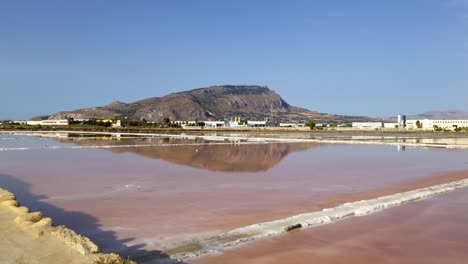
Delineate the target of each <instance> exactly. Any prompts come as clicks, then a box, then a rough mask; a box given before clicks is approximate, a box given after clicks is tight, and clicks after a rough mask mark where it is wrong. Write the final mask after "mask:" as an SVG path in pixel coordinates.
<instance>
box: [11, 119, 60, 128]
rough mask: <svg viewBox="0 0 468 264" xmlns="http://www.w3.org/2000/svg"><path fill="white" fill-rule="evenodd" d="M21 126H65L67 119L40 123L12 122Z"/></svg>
mask: <svg viewBox="0 0 468 264" xmlns="http://www.w3.org/2000/svg"><path fill="white" fill-rule="evenodd" d="M14 122H15V123H19V124H21V125H29V126H67V125H68V120H67V119H57V120H41V121H14Z"/></svg>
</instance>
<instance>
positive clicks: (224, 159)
mask: <svg viewBox="0 0 468 264" xmlns="http://www.w3.org/2000/svg"><path fill="white" fill-rule="evenodd" d="M60 141H61V142H67V143H73V144H77V145H80V146H91V145H96V146H99V145H104V144H106V145H132V144H133V145H141V144H148V143H149V144H159V145H156V146H144V147H119V148H110V149H107V150H109V151H111V152H112V153H114V154H120V153H133V154H137V155H140V156H143V157H146V158H151V159H160V160H165V161H168V162H171V163H174V164H178V165H184V166H189V167H193V168H197V169H203V170H208V171H219V172H262V171H267V170H268V169H270V168H272V167H274V166H276V165H277V164H279V163H280V161H281V160H282V159H284V158H285V157H286V156H287V155H289V154H290V153H294V152H299V151H304V150H307V149H309V148H313V147H318V146H320V144H317V143H259V144H250V143H248V144H209V143H206V142H205V141H203V140H199V141H198V140H197V141H196V142H195V141H193V140H184V139H173V138H141V139H123V140H118V141H116V140H99V139H98V140H96V139H94V140H89V139H81V140H76V139H75V140H67V139H60ZM193 143H201V144H194V145H191V144H193ZM204 143H206V144H204ZM160 144H169V145H160ZM171 144H173V146H171Z"/></svg>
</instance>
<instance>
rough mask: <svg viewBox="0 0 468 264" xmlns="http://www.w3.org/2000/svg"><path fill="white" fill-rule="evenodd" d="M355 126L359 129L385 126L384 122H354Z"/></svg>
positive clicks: (353, 125)
mask: <svg viewBox="0 0 468 264" xmlns="http://www.w3.org/2000/svg"><path fill="white" fill-rule="evenodd" d="M352 127H353V128H358V129H380V128H383V127H384V123H383V122H353V123H352Z"/></svg>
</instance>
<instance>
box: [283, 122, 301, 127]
mask: <svg viewBox="0 0 468 264" xmlns="http://www.w3.org/2000/svg"><path fill="white" fill-rule="evenodd" d="M279 126H280V127H305V124H304V123H280V124H279Z"/></svg>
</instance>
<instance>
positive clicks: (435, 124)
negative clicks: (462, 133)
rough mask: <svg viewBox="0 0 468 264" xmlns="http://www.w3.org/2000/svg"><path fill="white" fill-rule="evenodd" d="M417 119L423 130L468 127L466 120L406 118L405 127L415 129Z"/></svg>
mask: <svg viewBox="0 0 468 264" xmlns="http://www.w3.org/2000/svg"><path fill="white" fill-rule="evenodd" d="M418 121H419V126H420V127H419V128H420V129H424V130H433V129H434V128H441V129H449V130H453V129H456V128H465V127H468V120H430V119H421V120H416V119H415V120H408V121H406V127H407V128H408V129H417V128H418V125H417V123H418Z"/></svg>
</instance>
